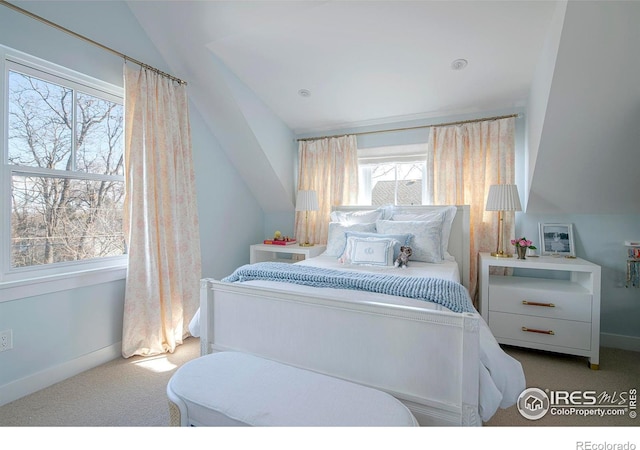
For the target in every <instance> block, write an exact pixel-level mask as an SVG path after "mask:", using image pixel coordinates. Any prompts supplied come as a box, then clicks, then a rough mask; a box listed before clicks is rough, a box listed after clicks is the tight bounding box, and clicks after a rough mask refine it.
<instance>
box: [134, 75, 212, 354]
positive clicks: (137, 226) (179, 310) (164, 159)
mask: <svg viewBox="0 0 640 450" xmlns="http://www.w3.org/2000/svg"><path fill="white" fill-rule="evenodd" d="M124 78H125V136H126V138H125V186H126V194H125V208H124V210H125V211H124V231H125V236H126V239H127V245H128V251H129V264H128V269H127V281H126V288H125V304H124V320H123V335H122V355H123V356H124V357H125V358H128V357H130V356H133V355H155V354H161V353H166V352H173V351H174V350H175V348H176V346H178V345H180V344H182V342H183V339H184V338H185V337H187V336H188V325H189V320H190V319H191V317H192V316H193V315H194V314H195V312H196V310H197V308H198V306H199V284H200V283H199V280H200V277H201V276H200V275H201V266H200V265H201V260H200V242H199V239H200V237H199V231H198V215H197V209H196V190H195V174H194V168H193V162H192V154H191V130H190V125H189V113H188V102H187V92H186V86H185V85H182V84H177V83H174V82H173V81H171V80H169V79H168V78H166V77H163V76H161V75H159V74H157V73H155V72H154V71H151V70H147V69H144V68H140V69H139V70H138V68H137V67H136V68H131V67H129V65H127V64H125V67H124Z"/></svg>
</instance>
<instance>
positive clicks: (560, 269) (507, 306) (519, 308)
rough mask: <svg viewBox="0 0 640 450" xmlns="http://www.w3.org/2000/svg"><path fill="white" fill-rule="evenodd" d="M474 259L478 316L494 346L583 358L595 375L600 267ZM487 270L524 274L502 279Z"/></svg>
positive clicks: (553, 260)
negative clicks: (478, 297) (476, 264)
mask: <svg viewBox="0 0 640 450" xmlns="http://www.w3.org/2000/svg"><path fill="white" fill-rule="evenodd" d="M478 259H479V271H480V283H479V286H478V289H479V292H480V314H482V317H483V318H484V320H485V321H486V322H487V324H488V325H489V328H490V329H491V332H492V333H493V335H494V336H495V337H496V339H497V340H498V342H499V343H501V344H507V345H513V346H518V347H527V348H534V349H538V350H547V351H552V352H558V353H566V354H571V355H579V356H586V357H588V358H589V363H590V366H591V368H592V369H598V364H599V355H600V266H598V265H596V264H593V263H591V262H589V261H586V260H584V259H580V258H572V259H568V258H564V257H554V256H539V257H529V258H527V259H525V260H521V259H517V258H516V257H515V256H514V257H513V258H497V257H494V256H491V254H489V253H480V255H479V258H478ZM491 267H498V268H505V267H506V268H513V269H526V270H522V271H518V272H517V273H516V275H518V276H502V275H494V274H491V273H490V269H491Z"/></svg>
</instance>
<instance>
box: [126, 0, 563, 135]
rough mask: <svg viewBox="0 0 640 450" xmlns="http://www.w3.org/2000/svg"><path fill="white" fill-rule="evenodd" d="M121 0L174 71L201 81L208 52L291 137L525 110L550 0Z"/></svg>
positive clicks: (543, 36) (545, 31)
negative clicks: (166, 46)
mask: <svg viewBox="0 0 640 450" xmlns="http://www.w3.org/2000/svg"><path fill="white" fill-rule="evenodd" d="M128 3H129V5H130V8H131V10H132V12H133V13H134V15H135V16H136V17H137V18H138V20H139V21H140V23H141V25H142V26H143V28H145V30H146V31H147V33H148V34H149V35H150V36H159V35H164V36H165V37H167V39H169V37H170V40H172V41H179V42H173V43H172V46H173V47H174V48H175V49H176V50H177V51H178V52H179V55H175V58H172V59H171V60H170V61H168V62H169V63H170V65H171V66H172V67H171V68H172V70H174V71H175V72H176V73H175V74H176V75H177V76H181V77H184V78H185V79H186V80H189V79H190V77H192V78H194V79H206V77H207V74H206V73H203V72H202V71H205V70H207V65H206V64H198V63H197V61H198V60H199V58H203V55H204V53H203V50H204V49H206V50H207V52H211V53H212V54H213V55H215V56H216V57H217V58H218V59H219V60H221V61H222V62H223V63H224V64H225V65H226V66H227V67H228V68H229V69H230V70H231V71H232V72H233V73H234V74H235V75H236V76H237V77H238V78H239V79H240V80H242V81H243V82H244V83H245V84H246V85H247V86H248V87H249V88H250V89H251V90H252V91H253V92H255V93H256V94H257V96H258V97H260V98H261V100H262V101H263V102H264V103H265V104H266V105H267V106H268V107H269V108H270V109H271V110H272V111H273V112H274V113H275V114H276V115H277V116H279V117H280V118H281V119H282V120H283V121H284V122H285V123H286V124H287V126H288V127H289V128H290V129H291V130H293V132H294V133H296V134H302V133H308V132H312V131H318V130H327V129H338V128H342V127H346V126H358V125H370V124H375V123H381V122H389V121H396V120H398V121H399V120H409V119H418V118H428V117H443V116H447V115H452V114H467V113H474V112H484V111H491V110H498V109H504V108H514V107H523V106H524V105H525V104H526V102H527V96H528V93H529V89H530V83H531V80H532V78H533V73H534V70H535V67H536V63H537V61H538V57H539V54H540V51H541V48H542V46H543V44H544V40H545V37H546V35H547V31H548V29H549V24H550V21H551V17H552V14H553V11H554V8H555V4H556V2H551V1H537V0H536V1H253V2H250V1H132V2H128ZM155 40H156V41H157V39H155ZM211 53H210V54H211ZM458 58H464V59H466V60H468V66H467V67H466V68H465V69H464V70H462V71H453V70H452V69H451V63H452V62H453V61H454V60H455V59H458ZM200 60H201V59H200ZM300 89H308V90H309V91H310V92H311V96H309V97H301V96H299V95H298V91H299V90H300Z"/></svg>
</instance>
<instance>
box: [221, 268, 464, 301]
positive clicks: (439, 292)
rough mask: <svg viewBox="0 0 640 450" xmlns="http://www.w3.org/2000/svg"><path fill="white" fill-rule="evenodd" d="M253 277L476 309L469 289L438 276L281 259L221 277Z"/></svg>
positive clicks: (234, 278) (231, 279) (227, 280)
mask: <svg viewBox="0 0 640 450" xmlns="http://www.w3.org/2000/svg"><path fill="white" fill-rule="evenodd" d="M252 280H266V281H280V282H285V283H294V284H301V285H305V286H315V287H326V288H335V289H352V290H358V291H368V292H377V293H380V294H388V295H395V296H398V297H408V298H413V299H418V300H425V301H428V302H433V303H437V304H440V305H442V306H444V307H446V308H448V309H450V310H451V311H454V312H476V310H475V309H474V307H473V304H472V303H471V298H470V297H469V292H468V291H467V289H466V288H465V287H464V286H463V285H461V284H460V283H456V282H455V281H449V280H443V279H440V278H424V277H402V276H395V275H386V274H378V273H362V272H350V271H344V270H335V269H322V268H317V267H310V266H304V265H297V264H289V263H281V262H261V263H256V264H248V265H245V266H242V267H239V268H238V269H236V270H235V271H234V272H233V273H232V274H231V275H229V276H228V277H226V278H223V279H222V281H226V282H238V281H239V282H242V281H252Z"/></svg>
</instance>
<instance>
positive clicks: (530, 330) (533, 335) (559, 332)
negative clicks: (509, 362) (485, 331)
mask: <svg viewBox="0 0 640 450" xmlns="http://www.w3.org/2000/svg"><path fill="white" fill-rule="evenodd" d="M489 326H490V327H491V331H492V332H493V334H494V336H495V337H496V339H498V341H500V339H501V338H502V339H508V340H517V341H523V342H537V343H539V344H545V345H554V346H558V347H568V348H577V349H582V350H590V349H591V324H590V323H587V322H576V321H573V320H560V319H549V318H546V317H533V316H522V315H517V314H508V313H499V312H491V313H489Z"/></svg>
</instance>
